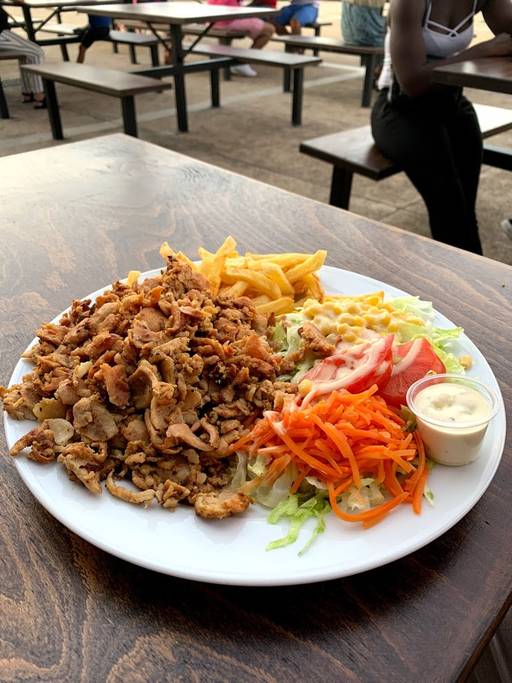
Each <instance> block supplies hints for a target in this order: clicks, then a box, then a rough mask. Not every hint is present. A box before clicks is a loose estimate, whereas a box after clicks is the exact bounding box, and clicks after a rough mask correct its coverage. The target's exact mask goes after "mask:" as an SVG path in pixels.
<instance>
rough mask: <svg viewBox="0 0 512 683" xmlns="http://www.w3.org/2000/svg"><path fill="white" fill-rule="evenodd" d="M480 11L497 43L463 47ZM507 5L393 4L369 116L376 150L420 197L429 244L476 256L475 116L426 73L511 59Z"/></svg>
mask: <svg viewBox="0 0 512 683" xmlns="http://www.w3.org/2000/svg"><path fill="white" fill-rule="evenodd" d="M480 11H482V12H483V16H484V18H485V21H486V23H487V25H488V26H489V28H490V29H491V31H492V32H493V33H494V34H495V36H496V37H495V38H493V39H491V40H487V41H485V42H483V43H479V44H478V45H475V46H474V47H471V48H470V47H469V44H470V43H471V40H472V39H473V35H474V34H473V19H474V17H475V15H476V14H477V13H478V12H480ZM510 33H512V1H511V0H392V2H391V11H390V31H389V33H388V36H387V37H386V58H385V62H384V68H383V71H382V74H381V77H380V79H379V89H380V95H379V97H378V99H377V101H376V103H375V105H374V108H373V111H372V132H373V137H374V139H375V142H376V144H377V147H378V148H379V149H380V151H381V152H382V153H383V154H384V155H385V156H386V157H388V158H389V159H392V160H393V161H395V162H398V163H399V164H400V165H401V166H402V168H403V169H404V170H405V172H406V174H407V176H408V177H409V179H410V180H411V182H412V183H413V184H414V186H415V187H416V189H417V190H418V192H419V193H420V194H421V196H422V197H423V200H424V201H425V204H426V206H427V210H428V215H429V220H430V228H431V231H432V236H433V237H434V239H436V240H439V241H441V242H445V243H446V244H451V245H453V246H455V247H460V248H461V249H467V250H468V251H472V252H474V253H475V254H481V253H482V246H481V243H480V237H479V234H478V223H477V219H476V211H475V204H476V196H477V190H478V180H479V176H480V166H481V163H482V137H481V133H480V128H479V125H478V119H477V116H476V114H475V110H474V109H473V106H472V105H471V103H470V102H469V101H468V100H467V99H466V98H465V97H464V95H463V94H462V88H458V87H451V86H439V85H433V83H432V70H433V68H434V67H435V66H439V65H442V64H454V63H455V62H461V61H464V60H467V59H478V58H482V57H500V56H507V55H512V38H511V36H510Z"/></svg>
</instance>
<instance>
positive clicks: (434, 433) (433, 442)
mask: <svg viewBox="0 0 512 683" xmlns="http://www.w3.org/2000/svg"><path fill="white" fill-rule="evenodd" d="M437 385H439V389H437V388H436V389H433V390H430V391H429V392H428V393H429V394H430V396H429V397H428V398H429V400H431V401H432V400H433V401H434V403H435V407H439V406H440V407H441V410H440V411H438V413H442V411H443V409H444V407H447V410H448V413H449V414H450V417H447V418H446V419H440V418H439V414H438V416H437V417H433V416H432V415H431V414H429V413H431V412H432V411H431V410H429V409H427V408H426V407H425V406H424V407H423V409H422V403H425V399H426V398H427V395H426V394H424V395H423V397H421V396H420V395H421V392H424V391H425V390H426V389H428V388H429V387H434V386H437ZM445 385H446V386H445ZM454 385H455V389H454V388H453V387H454ZM441 386H442V387H445V388H446V391H443V389H442V388H441ZM461 387H466V388H467V389H468V391H467V392H464V393H465V394H466V397H464V400H467V396H469V400H470V401H471V400H472V399H474V401H473V403H474V404H475V405H476V404H478V407H479V411H478V412H479V414H477V415H471V413H470V412H469V411H466V410H465V406H464V405H461V406H459V405H458V404H457V401H458V400H460V399H459V398H458V394H460V393H461ZM473 392H476V394H475V393H473ZM422 398H423V400H422ZM436 401H437V403H436ZM427 402H428V401H427ZM407 406H408V408H409V410H410V411H411V412H412V413H414V415H415V417H416V423H417V426H418V431H419V433H420V436H421V438H422V439H423V442H424V444H425V446H426V449H427V452H428V455H429V457H430V458H431V459H432V460H435V461H436V462H438V463H441V464H442V465H450V466H458V465H466V464H468V463H470V462H473V461H474V460H476V459H477V458H478V457H479V455H480V451H481V445H482V440H483V438H484V436H485V432H486V430H487V427H488V425H489V423H490V421H491V420H492V419H493V418H494V417H495V415H496V413H497V412H498V409H499V403H498V400H497V397H496V395H495V393H494V392H493V391H491V390H490V389H489V388H488V387H486V386H485V384H482V382H479V381H478V380H475V379H469V378H466V377H461V376H460V375H455V374H439V375H428V376H427V377H423V378H422V379H420V380H418V381H417V382H414V384H412V385H411V386H410V387H409V390H408V392H407ZM454 415H455V417H454Z"/></svg>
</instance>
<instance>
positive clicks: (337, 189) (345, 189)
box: [329, 166, 354, 209]
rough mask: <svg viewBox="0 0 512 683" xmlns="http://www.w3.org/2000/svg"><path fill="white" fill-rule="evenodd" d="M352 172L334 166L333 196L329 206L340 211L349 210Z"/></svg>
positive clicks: (330, 198)
mask: <svg viewBox="0 0 512 683" xmlns="http://www.w3.org/2000/svg"><path fill="white" fill-rule="evenodd" d="M353 175H354V174H353V173H352V171H348V170H347V169H345V168H338V167H337V166H333V169H332V179H331V196H330V197H329V204H330V205H331V206H337V207H338V209H348V205H349V204H350V193H351V192H352V177H353Z"/></svg>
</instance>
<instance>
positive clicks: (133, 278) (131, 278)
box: [126, 270, 140, 287]
mask: <svg viewBox="0 0 512 683" xmlns="http://www.w3.org/2000/svg"><path fill="white" fill-rule="evenodd" d="M139 275H140V270H130V272H129V273H128V277H127V278H126V284H127V285H128V287H133V285H134V284H135V283H136V282H137V280H138V279H139Z"/></svg>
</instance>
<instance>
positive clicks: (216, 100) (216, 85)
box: [210, 69, 220, 107]
mask: <svg viewBox="0 0 512 683" xmlns="http://www.w3.org/2000/svg"><path fill="white" fill-rule="evenodd" d="M210 90H211V93H212V107H220V78H219V69H212V70H211V71H210Z"/></svg>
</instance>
